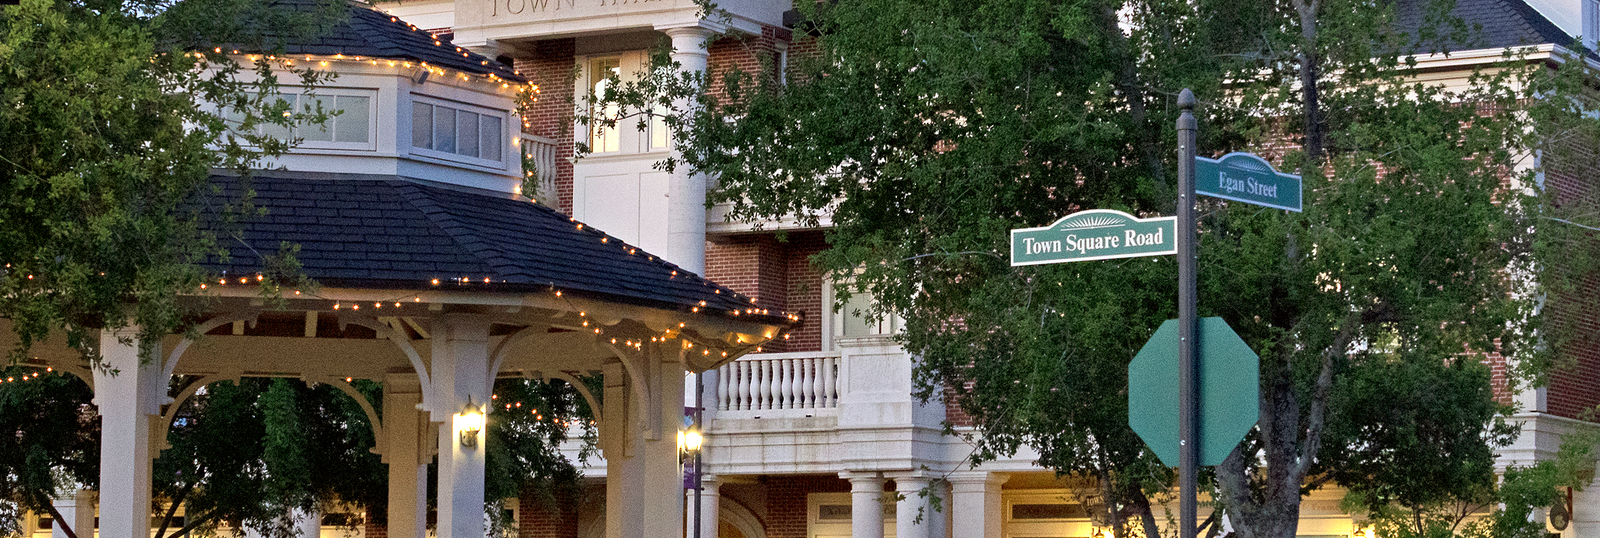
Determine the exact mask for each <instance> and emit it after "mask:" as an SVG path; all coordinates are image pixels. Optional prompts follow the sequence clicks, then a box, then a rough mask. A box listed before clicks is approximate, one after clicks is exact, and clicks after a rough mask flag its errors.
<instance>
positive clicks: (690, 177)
mask: <svg viewBox="0 0 1600 538" xmlns="http://www.w3.org/2000/svg"><path fill="white" fill-rule="evenodd" d="M658 29H659V30H661V31H662V32H665V33H666V34H667V37H670V38H672V61H674V62H677V63H678V65H679V66H680V67H681V68H682V69H683V70H684V71H687V72H693V73H703V72H705V70H706V63H707V59H708V58H709V57H710V54H709V53H708V52H707V50H706V38H707V37H710V36H711V34H712V33H713V32H712V30H711V29H709V28H702V27H699V26H688V27H680V28H658ZM693 104H694V103H693V101H691V100H689V99H682V100H679V101H678V102H677V103H674V108H676V109H677V110H678V111H679V112H684V111H687V110H688V109H689V108H690V107H691V106H693ZM676 146H677V144H676V142H674V143H673V150H672V154H673V156H674V157H677V156H678V155H680V153H679V152H678V150H677V148H676ZM705 204H706V176H705V175H704V174H691V173H689V170H688V168H687V167H684V166H679V167H678V168H677V169H676V170H675V171H674V172H672V177H671V178H669V179H668V180H667V250H666V252H662V253H661V256H662V257H663V258H666V260H667V261H669V262H672V263H675V264H678V267H682V268H684V269H687V270H689V271H690V272H693V273H695V274H697V275H704V274H705V269H706V206H705ZM674 443H676V441H674Z"/></svg>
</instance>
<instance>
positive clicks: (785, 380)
mask: <svg viewBox="0 0 1600 538" xmlns="http://www.w3.org/2000/svg"><path fill="white" fill-rule="evenodd" d="M773 364H774V365H775V366H777V368H778V375H777V377H774V378H773V379H772V396H773V398H772V408H773V409H788V408H789V360H788V359H778V360H776V361H773Z"/></svg>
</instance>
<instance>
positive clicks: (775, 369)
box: [766, 359, 783, 409]
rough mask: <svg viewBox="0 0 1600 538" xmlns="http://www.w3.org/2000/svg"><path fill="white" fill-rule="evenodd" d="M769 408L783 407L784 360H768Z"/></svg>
mask: <svg viewBox="0 0 1600 538" xmlns="http://www.w3.org/2000/svg"><path fill="white" fill-rule="evenodd" d="M766 385H767V409H783V406H782V405H780V404H779V403H778V402H780V401H783V360H781V359H774V360H770V361H767V379H766Z"/></svg>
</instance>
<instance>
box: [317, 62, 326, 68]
mask: <svg viewBox="0 0 1600 538" xmlns="http://www.w3.org/2000/svg"><path fill="white" fill-rule="evenodd" d="M317 63H319V64H322V66H323V67H327V66H328V61H327V60H323V61H321V62H317Z"/></svg>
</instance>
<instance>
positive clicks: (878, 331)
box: [822, 278, 905, 351]
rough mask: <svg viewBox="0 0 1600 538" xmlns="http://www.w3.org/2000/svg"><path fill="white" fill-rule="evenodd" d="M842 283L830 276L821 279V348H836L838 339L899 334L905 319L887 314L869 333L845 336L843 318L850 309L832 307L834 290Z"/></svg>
mask: <svg viewBox="0 0 1600 538" xmlns="http://www.w3.org/2000/svg"><path fill="white" fill-rule="evenodd" d="M844 285H847V283H844V282H836V281H834V279H831V278H824V279H823V281H822V314H823V323H822V349H823V350H825V351H832V350H837V349H838V348H839V341H841V340H846V339H860V338H888V337H891V336H894V335H896V334H899V333H900V331H901V330H902V329H904V328H905V320H904V319H902V318H901V317H900V316H897V315H893V314H891V315H889V316H886V317H885V318H884V319H880V320H878V321H877V323H875V324H874V325H875V328H874V329H871V330H870V334H867V335H864V336H845V335H844V323H845V318H846V317H848V316H850V311H849V309H848V308H847V309H843V310H838V311H835V310H834V309H833V306H834V302H835V299H836V298H837V295H836V294H835V290H836V289H837V288H838V287H839V286H844ZM851 295H852V296H860V295H866V296H868V297H871V294H870V293H863V292H857V293H853V294H851Z"/></svg>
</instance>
